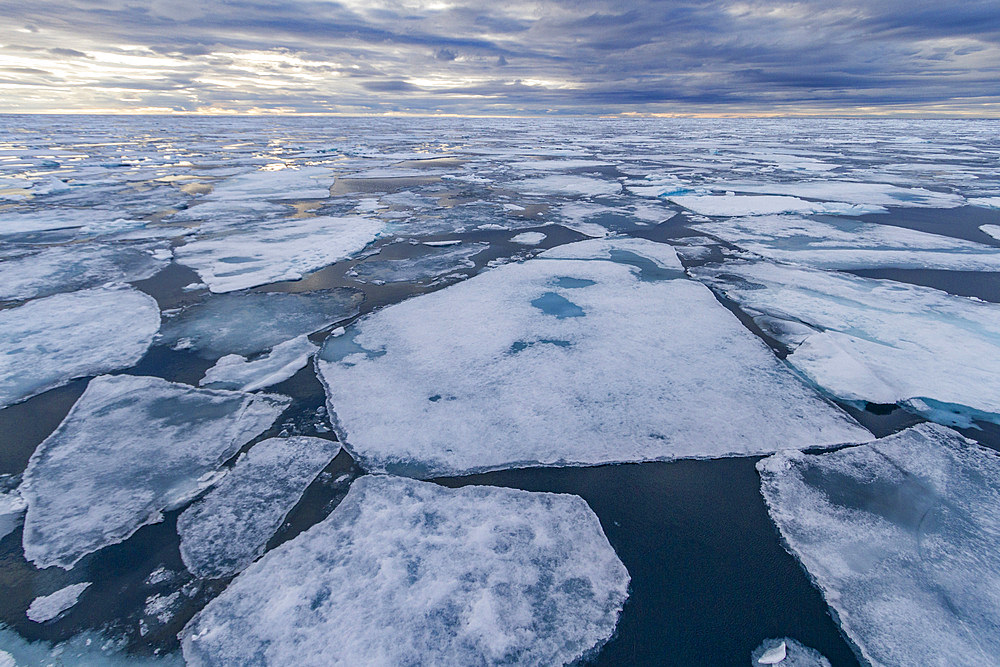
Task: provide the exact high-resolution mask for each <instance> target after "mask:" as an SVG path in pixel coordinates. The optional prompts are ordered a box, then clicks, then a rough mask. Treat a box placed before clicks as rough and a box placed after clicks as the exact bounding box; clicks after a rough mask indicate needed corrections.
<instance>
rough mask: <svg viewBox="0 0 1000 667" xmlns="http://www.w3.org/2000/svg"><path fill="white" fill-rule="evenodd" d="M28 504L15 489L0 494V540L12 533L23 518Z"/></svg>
mask: <svg viewBox="0 0 1000 667" xmlns="http://www.w3.org/2000/svg"><path fill="white" fill-rule="evenodd" d="M27 507H28V503H27V502H26V501H25V500H24V498H23V497H22V496H21V492H20V491H18V490H17V489H11V490H10V491H8V492H7V493H0V539H3V538H5V537H7V536H8V535H10V534H11V533H12V532H14V529H15V528H17V527H18V526H19V525H20V524H21V521H22V520H23V518H24V510H25V509H27Z"/></svg>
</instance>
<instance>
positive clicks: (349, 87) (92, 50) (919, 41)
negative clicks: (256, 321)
mask: <svg viewBox="0 0 1000 667" xmlns="http://www.w3.org/2000/svg"><path fill="white" fill-rule="evenodd" d="M0 14H2V16H3V20H2V21H0V112H73V111H78V112H123V113H155V112H163V113H168V112H188V113H192V112H197V113H341V114H462V115H529V116H530V115H552V114H573V115H575V114H597V115H619V114H626V115H631V114H635V115H658V114H663V115H868V114H883V115H957V116H989V117H998V116H1000V0H961V1H959V2H954V3H947V2H941V1H940V0H937V1H935V2H925V1H924V0H883V1H880V2H873V1H860V0H846V1H845V0H805V1H802V2H742V1H740V2H733V1H728V0H704V1H694V0H662V1H654V0H635V1H629V2H622V1H621V0H618V1H615V0H580V1H568V0H566V1H564V0H555V1H547V2H524V1H522V0H512V1H507V0H505V1H502V2H498V1H495V0H494V1H489V0H400V1H394V0H341V1H327V0H271V1H268V0H259V1H248V0H151V1H145V2H144V1H142V0H100V1H99V2H91V1H89V0H31V1H30V2H13V1H12V0H2V10H0Z"/></svg>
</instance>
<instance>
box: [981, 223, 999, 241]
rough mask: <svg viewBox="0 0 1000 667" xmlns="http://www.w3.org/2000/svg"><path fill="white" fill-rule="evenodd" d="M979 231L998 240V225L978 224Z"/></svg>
mask: <svg viewBox="0 0 1000 667" xmlns="http://www.w3.org/2000/svg"><path fill="white" fill-rule="evenodd" d="M979 229H980V231H982V232H983V233H984V234H986V235H988V236H992V237H993V238H995V239H996V240H997V241H1000V225H979Z"/></svg>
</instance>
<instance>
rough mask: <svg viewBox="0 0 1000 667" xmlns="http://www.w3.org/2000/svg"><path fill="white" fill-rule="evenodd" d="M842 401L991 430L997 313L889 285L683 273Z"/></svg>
mask: <svg viewBox="0 0 1000 667" xmlns="http://www.w3.org/2000/svg"><path fill="white" fill-rule="evenodd" d="M691 273H692V274H693V275H694V276H695V277H697V278H700V279H702V280H704V281H705V282H706V283H707V284H709V285H710V286H711V287H712V288H713V289H716V290H718V291H720V292H721V293H723V294H724V295H725V296H726V297H728V298H730V299H732V300H733V301H735V302H736V303H738V304H739V305H740V308H742V309H743V310H745V311H746V312H748V313H749V314H750V315H751V316H753V317H754V319H755V321H756V322H757V324H758V325H760V326H761V328H762V329H763V330H765V331H766V332H767V333H769V334H770V335H772V336H774V337H775V338H777V339H778V340H780V341H781V342H782V343H784V344H785V345H787V346H788V347H789V348H790V349H791V350H792V351H791V353H790V354H789V355H788V357H787V359H786V361H787V362H788V363H789V364H791V365H792V366H794V367H795V368H796V369H798V370H799V371H800V372H801V373H802V374H803V375H804V376H805V377H807V378H808V379H809V380H810V381H811V382H813V383H815V384H816V385H817V386H819V387H821V388H822V389H823V390H825V391H826V392H829V393H830V394H832V395H833V396H836V397H838V398H840V399H843V400H845V401H853V402H858V403H860V404H864V403H866V402H871V403H881V404H892V403H899V402H902V403H904V405H906V406H907V407H908V408H910V409H911V410H914V411H917V412H920V413H921V414H923V415H924V416H926V417H927V418H929V419H931V420H933V421H941V422H943V423H948V424H954V425H958V426H971V425H972V422H971V420H972V419H979V420H983V421H992V422H994V423H1000V384H998V383H997V382H996V378H997V377H998V375H1000V305H998V304H994V303H987V302H984V301H980V300H979V299H974V298H970V297H964V296H954V295H951V294H947V293H946V292H941V291H939V290H935V289H931V288H929V287H920V286H917V285H907V284H903V283H898V282H894V281H891V280H875V279H872V278H859V277H857V276H853V275H849V274H844V273H834V272H828V271H818V270H815V269H808V268H804V267H796V266H789V265H783V264H772V263H769V262H729V263H726V264H722V265H711V266H703V267H698V268H693V269H691Z"/></svg>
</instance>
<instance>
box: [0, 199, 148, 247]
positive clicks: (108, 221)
mask: <svg viewBox="0 0 1000 667" xmlns="http://www.w3.org/2000/svg"><path fill="white" fill-rule="evenodd" d="M145 224H146V223H145V221H143V220H134V219H129V218H127V217H124V216H123V215H122V213H121V211H118V210H108V209H101V208H94V207H87V208H58V207H51V208H46V209H44V210H38V211H16V210H15V211H3V212H0V237H2V238H4V239H5V240H7V241H11V240H16V239H15V237H18V236H21V235H35V236H39V235H41V236H44V240H46V241H67V240H72V239H77V238H81V237H91V236H100V235H102V234H110V233H114V232H121V231H124V230H129V229H135V228H139V227H143V226H145Z"/></svg>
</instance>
